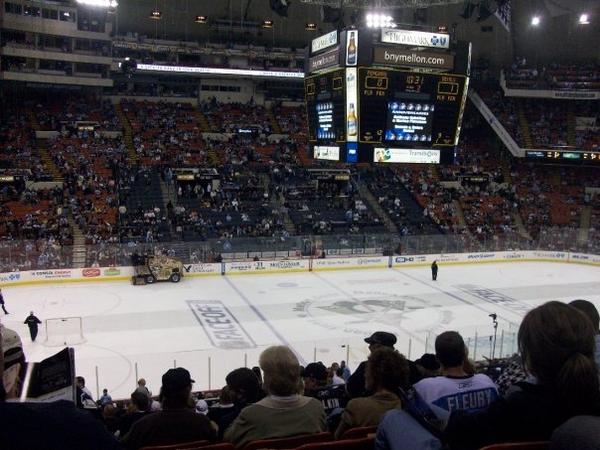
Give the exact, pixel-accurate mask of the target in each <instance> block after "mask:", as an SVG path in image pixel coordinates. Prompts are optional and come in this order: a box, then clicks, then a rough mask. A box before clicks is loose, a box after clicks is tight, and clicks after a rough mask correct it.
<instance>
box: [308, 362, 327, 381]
mask: <svg viewBox="0 0 600 450" xmlns="http://www.w3.org/2000/svg"><path fill="white" fill-rule="evenodd" d="M302 377H303V378H314V379H315V380H326V379H327V367H325V365H324V364H323V363H322V362H316V363H310V364H308V365H307V366H306V367H305V368H304V370H303V371H302Z"/></svg>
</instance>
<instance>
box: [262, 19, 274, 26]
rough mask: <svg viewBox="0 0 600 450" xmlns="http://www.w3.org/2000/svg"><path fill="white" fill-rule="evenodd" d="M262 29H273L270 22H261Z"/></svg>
mask: <svg viewBox="0 0 600 450" xmlns="http://www.w3.org/2000/svg"><path fill="white" fill-rule="evenodd" d="M262 27H263V28H273V21H272V20H263V23H262Z"/></svg>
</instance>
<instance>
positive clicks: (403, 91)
mask: <svg viewBox="0 0 600 450" xmlns="http://www.w3.org/2000/svg"><path fill="white" fill-rule="evenodd" d="M358 83H359V84H358V89H359V93H358V96H359V117H360V122H359V124H360V126H359V142H360V143H363V144H373V145H374V146H377V147H380V148H387V147H389V148H393V149H443V148H444V147H454V146H455V145H456V144H457V141H458V134H459V131H460V125H459V124H460V122H461V120H462V113H463V110H464V104H465V100H466V93H467V87H468V86H467V85H468V82H467V77H466V76H464V75H456V74H445V73H444V74H436V73H421V72H415V71H402V70H395V69H383V68H359V69H358ZM361 159H363V160H364V159H366V158H361Z"/></svg>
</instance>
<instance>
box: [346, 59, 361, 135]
mask: <svg viewBox="0 0 600 450" xmlns="http://www.w3.org/2000/svg"><path fill="white" fill-rule="evenodd" d="M357 76H358V73H357V70H356V68H348V69H346V141H348V142H358V120H359V118H358V92H357Z"/></svg>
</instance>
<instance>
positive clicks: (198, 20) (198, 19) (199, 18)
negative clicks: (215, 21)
mask: <svg viewBox="0 0 600 450" xmlns="http://www.w3.org/2000/svg"><path fill="white" fill-rule="evenodd" d="M194 22H196V23H208V17H206V16H196V19H194Z"/></svg>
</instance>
